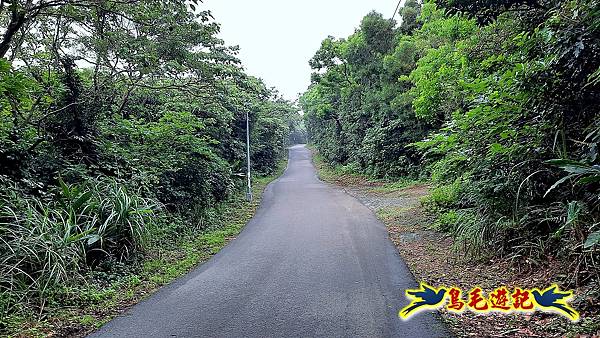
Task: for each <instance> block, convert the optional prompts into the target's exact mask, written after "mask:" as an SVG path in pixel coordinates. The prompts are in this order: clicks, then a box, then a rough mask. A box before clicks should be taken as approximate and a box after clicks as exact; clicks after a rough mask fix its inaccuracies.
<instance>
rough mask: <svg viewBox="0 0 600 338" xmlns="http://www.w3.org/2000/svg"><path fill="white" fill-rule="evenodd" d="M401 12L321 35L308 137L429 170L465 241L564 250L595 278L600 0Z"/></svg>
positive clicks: (382, 167) (439, 202)
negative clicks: (346, 32) (344, 32)
mask: <svg viewBox="0 0 600 338" xmlns="http://www.w3.org/2000/svg"><path fill="white" fill-rule="evenodd" d="M400 14H401V15H402V19H403V20H402V24H401V25H399V26H397V25H396V23H395V22H393V21H391V20H388V19H385V18H383V17H382V16H381V15H379V14H377V13H370V14H368V15H367V16H366V17H365V18H364V19H363V20H362V22H361V24H360V27H359V28H358V29H357V30H356V32H355V33H354V34H352V35H351V36H350V37H348V38H345V39H336V38H332V37H329V38H327V39H326V40H324V41H323V43H322V46H321V48H320V49H319V51H318V52H317V53H316V55H315V56H314V58H313V59H312V60H311V66H312V68H313V70H314V73H313V78H312V84H311V86H310V87H309V89H308V91H307V92H306V93H305V94H304V95H303V96H302V98H301V104H302V108H303V110H304V112H305V120H306V124H307V128H308V132H309V138H310V141H311V142H313V143H314V144H315V145H316V146H317V148H318V149H319V151H320V153H321V154H322V155H323V156H324V157H325V158H326V159H327V160H328V161H329V162H331V163H333V164H337V165H344V166H348V167H351V168H353V169H354V170H358V171H361V172H364V173H367V174H369V175H372V176H376V177H388V178H394V177H400V176H421V177H422V176H426V175H430V176H431V178H432V179H433V181H434V182H435V183H436V184H437V186H438V188H436V189H435V190H434V191H433V192H432V195H431V196H430V197H429V199H428V200H427V201H426V202H425V203H426V205H427V206H428V207H429V208H430V209H432V210H435V211H437V213H438V214H439V215H440V217H439V219H438V221H437V224H438V226H439V227H440V228H442V229H443V230H445V231H449V232H451V233H452V234H454V236H455V237H456V238H457V239H459V241H458V243H460V245H461V249H462V250H464V251H466V252H468V253H471V254H474V255H476V256H479V255H493V254H504V255H510V256H511V257H514V258H528V260H527V261H528V262H532V261H536V259H537V258H541V257H548V255H551V256H557V255H558V256H560V257H562V258H567V259H568V260H570V261H572V262H573V265H572V267H573V271H579V270H581V271H587V272H592V273H591V274H588V273H583V274H579V276H581V277H583V278H586V276H595V277H597V273H598V271H599V269H598V265H597V263H596V262H597V259H598V252H599V249H600V243H599V234H600V232H599V231H600V223H599V222H600V212H599V211H600V210H599V208H600V195H599V187H600V185H599V183H600V165H599V163H600V162H599V158H598V142H599V141H600V86H599V85H600V3H599V2H597V1H593V0H573V1H553V0H547V1H546V0H543V1H471V0H467V1H462V0H460V1H459V0H456V1H454V0H452V1H450V0H448V1H439V2H437V3H436V2H435V1H428V2H425V3H424V4H419V3H417V2H415V1H410V0H409V1H408V2H407V3H406V5H405V8H404V9H402V11H401V13H400ZM417 14H418V15H417ZM584 267H586V268H584Z"/></svg>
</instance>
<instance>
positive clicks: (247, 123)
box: [246, 111, 252, 202]
mask: <svg viewBox="0 0 600 338" xmlns="http://www.w3.org/2000/svg"><path fill="white" fill-rule="evenodd" d="M246 164H247V166H248V167H247V168H248V170H247V172H246V178H247V180H248V191H247V192H246V199H247V200H248V202H252V180H251V177H250V117H249V114H248V111H246Z"/></svg>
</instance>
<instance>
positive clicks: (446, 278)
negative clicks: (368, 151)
mask: <svg viewBox="0 0 600 338" xmlns="http://www.w3.org/2000/svg"><path fill="white" fill-rule="evenodd" d="M330 181H332V183H334V184H336V185H338V186H340V187H342V188H343V189H344V190H345V191H346V192H347V193H349V194H350V195H352V196H354V197H355V198H357V199H359V200H360V201H361V202H362V203H363V204H365V205H366V206H368V207H369V208H371V209H372V210H373V211H374V212H375V213H377V215H378V216H379V218H380V219H381V220H382V222H383V223H384V224H385V225H386V226H387V227H388V230H389V234H390V238H391V239H392V241H393V242H394V244H395V245H396V247H397V248H398V252H399V253H400V255H401V256H402V257H403V259H404V260H405V262H406V263H407V265H408V266H409V268H410V270H411V271H412V273H413V275H414V276H415V278H416V279H417V280H418V281H424V282H426V283H428V284H430V285H433V286H447V287H452V286H457V287H460V288H462V289H463V290H467V291H466V292H468V290H470V289H472V288H473V287H475V286H479V287H481V288H482V289H483V290H486V291H492V290H493V289H495V288H498V287H500V286H506V287H508V288H509V289H512V288H513V287H517V286H518V287H521V288H533V287H537V288H540V287H542V288H545V287H547V286H549V285H550V284H552V283H553V282H555V281H557V280H560V279H559V277H560V276H561V274H564V271H567V270H566V266H565V264H564V263H561V262H548V263H547V264H545V265H544V266H543V267H539V266H538V267H534V266H532V265H527V266H520V265H518V264H516V263H513V262H508V261H505V260H500V259H492V260H487V261H484V262H481V261H479V262H475V261H472V260H469V259H467V258H466V257H464V256H463V255H462V254H461V253H460V247H457V246H455V245H454V241H453V239H452V238H450V237H448V236H447V235H445V234H442V233H440V232H437V231H434V230H432V229H431V228H430V224H431V221H432V220H431V219H430V218H429V217H428V216H427V215H426V214H425V212H424V211H423V209H422V207H421V203H420V199H421V198H422V197H423V196H425V195H427V193H428V187H427V186H425V185H416V186H411V187H407V188H404V189H400V190H395V191H394V190H392V191H389V190H386V189H382V186H383V184H382V183H377V182H375V183H374V182H369V181H366V180H365V179H362V178H360V177H355V176H343V177H336V178H335V179H333V180H330ZM594 292H595V290H593V289H592V288H591V287H589V286H588V287H587V288H579V289H577V290H575V294H576V299H575V301H574V303H573V305H574V307H575V308H576V309H579V308H586V309H592V311H588V312H582V313H581V319H580V321H579V322H578V323H575V324H573V323H571V322H570V321H568V320H567V319H565V318H563V317H561V316H558V315H554V314H547V313H540V312H536V313H534V314H509V315H507V314H498V313H492V314H485V315H481V314H473V313H470V312H464V313H462V314H453V313H449V312H447V311H445V310H442V311H440V312H441V315H442V318H444V320H445V321H446V322H447V324H448V326H449V327H450V328H451V329H452V330H453V331H454V333H455V334H456V336H458V337H581V338H583V337H600V332H599V331H598V330H599V328H600V315H599V313H598V308H600V301H599V300H598V299H597V298H594V297H592V296H589V295H591V294H594ZM401 296H403V295H401ZM594 309H595V310H594Z"/></svg>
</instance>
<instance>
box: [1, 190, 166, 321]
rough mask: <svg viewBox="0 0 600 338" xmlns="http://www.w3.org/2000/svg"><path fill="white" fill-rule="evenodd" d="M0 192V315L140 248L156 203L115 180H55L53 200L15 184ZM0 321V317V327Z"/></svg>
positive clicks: (41, 302)
mask: <svg viewBox="0 0 600 338" xmlns="http://www.w3.org/2000/svg"><path fill="white" fill-rule="evenodd" d="M3 190H5V191H8V193H6V192H5V194H4V195H3V196H0V257H1V258H0V311H2V312H1V313H0V318H2V317H4V315H3V314H5V313H7V312H9V311H11V310H14V309H13V308H14V307H15V305H17V304H27V303H32V302H33V303H35V304H30V305H37V306H39V307H43V306H44V304H45V299H46V298H47V295H48V293H49V292H51V290H53V289H54V288H56V287H58V286H59V285H62V284H67V283H69V282H70V281H73V280H77V279H78V278H79V277H81V273H82V272H84V271H85V270H86V269H89V267H90V266H92V265H94V264H96V263H97V262H98V261H99V260H102V259H107V258H109V257H110V258H114V259H117V260H124V259H126V258H127V257H129V256H130V255H131V254H132V253H133V252H135V251H140V250H143V248H144V244H145V241H146V239H147V237H148V235H147V234H148V225H149V223H150V222H151V221H152V219H151V217H150V216H151V214H152V210H153V209H155V208H156V203H154V202H153V201H152V200H150V199H146V198H142V197H141V196H139V195H138V194H133V193H131V192H129V191H128V190H127V189H125V187H124V186H123V185H120V184H118V183H116V182H115V181H109V180H107V181H96V182H91V183H88V184H87V185H85V186H76V185H68V184H66V183H64V182H63V181H62V180H60V189H57V191H56V194H55V196H54V198H51V199H41V198H39V197H32V196H26V195H24V194H22V193H20V192H19V191H18V190H17V189H16V187H13V189H3ZM1 325H2V323H1V320H0V326H1Z"/></svg>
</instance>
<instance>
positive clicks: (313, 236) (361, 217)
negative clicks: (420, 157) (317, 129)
mask: <svg viewBox="0 0 600 338" xmlns="http://www.w3.org/2000/svg"><path fill="white" fill-rule="evenodd" d="M415 286H416V282H415V281H414V279H413V277H412V275H411V274H410V272H409V271H408V269H407V267H406V266H405V264H404V263H403V262H402V260H401V259H400V257H399V256H398V254H397V252H396V249H395V247H394V245H393V244H392V243H391V241H390V240H389V239H388V234H387V230H386V228H385V226H384V225H383V224H381V223H380V222H379V221H378V220H377V218H376V217H375V216H374V215H373V213H372V212H371V211H370V210H369V209H368V208H367V207H365V206H363V205H362V204H360V203H359V202H358V201H357V200H356V199H354V198H353V197H351V196H349V195H347V194H346V193H344V192H342V191H341V190H339V189H336V188H334V187H332V186H330V185H328V184H326V183H323V182H321V181H320V180H319V179H318V178H317V176H316V172H315V168H314V166H313V165H312V161H311V155H310V151H309V150H307V149H306V148H305V147H304V146H295V147H292V148H291V149H290V160H289V164H288V168H287V170H286V171H285V174H284V175H283V176H282V177H280V178H279V179H278V180H276V181H275V182H273V183H271V184H270V185H269V186H268V188H267V190H266V191H265V194H264V199H263V202H262V204H261V207H260V208H259V210H258V212H257V214H256V216H255V217H254V218H253V219H252V221H250V222H249V223H248V225H247V226H246V228H245V229H244V230H243V231H242V233H241V234H240V236H239V237H238V238H237V239H236V240H234V241H233V242H231V243H230V244H229V245H228V246H227V247H225V248H224V249H223V250H222V251H221V252H219V253H218V254H217V255H215V256H214V257H213V258H212V259H211V260H209V261H208V262H206V263H205V264H203V265H201V266H200V267H199V268H197V269H196V270H194V271H192V272H191V273H189V274H188V275H187V276H186V277H184V278H182V279H180V280H178V281H176V282H175V283H173V284H171V285H169V286H166V287H164V288H162V289H161V290H160V291H159V292H157V293H156V294H155V295H153V296H152V297H150V298H149V299H147V300H145V301H143V302H141V303H140V304H138V305H136V306H134V307H133V308H132V309H130V310H129V311H128V312H127V313H126V314H125V315H123V316H120V317H118V318H116V319H114V320H113V321H111V322H109V323H108V324H106V325H105V326H104V327H103V328H101V329H100V330H99V331H97V332H96V333H94V334H92V335H91V336H92V337H448V336H449V335H450V334H449V333H448V331H446V329H445V328H444V326H443V325H442V324H441V323H440V321H439V320H438V319H437V318H435V317H434V315H432V314H430V313H422V314H419V315H417V316H415V317H413V319H411V320H409V321H406V322H404V321H402V320H400V319H399V318H398V311H399V310H400V309H401V308H402V307H403V306H405V305H406V304H407V301H406V299H405V297H404V290H405V289H406V288H412V287H415Z"/></svg>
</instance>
